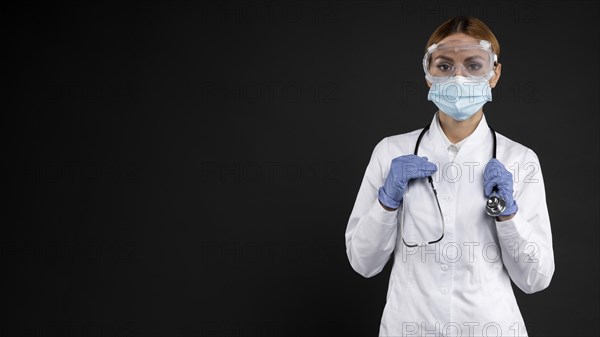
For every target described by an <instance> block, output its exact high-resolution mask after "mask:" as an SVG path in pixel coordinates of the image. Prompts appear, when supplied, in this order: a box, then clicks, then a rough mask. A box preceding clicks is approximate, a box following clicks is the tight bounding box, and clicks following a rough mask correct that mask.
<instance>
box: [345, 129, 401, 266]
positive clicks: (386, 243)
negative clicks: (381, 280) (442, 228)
mask: <svg viewBox="0 0 600 337" xmlns="http://www.w3.org/2000/svg"><path fill="white" fill-rule="evenodd" d="M387 152H388V139H387V138H384V139H383V140H382V141H381V142H379V144H377V146H375V149H374V150H373V154H372V156H371V160H370V161H369V164H368V166H367V169H366V172H365V175H364V177H363V180H362V183H361V185H360V189H359V191H358V195H357V198H356V202H355V204H354V208H353V210H352V213H351V215H350V219H349V221H348V226H347V228H346V254H347V255H348V260H349V261H350V265H351V266H352V268H353V269H354V270H355V271H356V272H357V273H359V274H360V275H362V276H364V277H372V276H375V275H377V274H378V273H379V272H381V270H382V269H383V267H384V266H385V264H386V262H387V261H388V260H389V258H390V255H391V253H392V252H393V250H394V246H395V242H396V235H397V227H398V226H397V213H398V211H397V210H396V211H387V210H385V209H384V208H383V207H382V206H381V205H380V204H379V201H378V198H377V193H378V190H379V187H381V186H382V185H383V183H384V179H385V176H387V172H389V165H390V164H391V160H387V159H384V158H389V155H387ZM385 161H390V162H389V163H388V162H385ZM384 175H385V176H384Z"/></svg>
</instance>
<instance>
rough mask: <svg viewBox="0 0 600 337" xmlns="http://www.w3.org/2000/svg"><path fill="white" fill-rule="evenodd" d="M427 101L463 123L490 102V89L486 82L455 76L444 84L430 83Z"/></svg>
mask: <svg viewBox="0 0 600 337" xmlns="http://www.w3.org/2000/svg"><path fill="white" fill-rule="evenodd" d="M427 99H428V100H430V101H432V102H433V103H435V105H437V107H438V108H439V109H440V110H441V111H442V112H444V113H445V114H447V115H448V116H450V117H452V118H453V119H455V120H457V121H464V120H466V119H468V118H469V117H471V116H473V114H475V113H476V112H477V111H479V109H481V107H482V106H483V105H484V104H485V103H486V102H488V101H491V100H492V88H491V87H490V85H489V83H488V81H487V80H483V81H474V80H471V79H469V78H467V77H464V76H455V77H451V78H450V80H448V81H446V82H442V83H432V84H431V88H430V89H429V94H428V95H427Z"/></svg>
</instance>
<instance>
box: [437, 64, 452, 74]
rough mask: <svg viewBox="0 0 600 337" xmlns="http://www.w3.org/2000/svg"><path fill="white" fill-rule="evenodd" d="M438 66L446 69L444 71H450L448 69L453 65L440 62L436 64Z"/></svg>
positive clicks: (440, 68) (442, 69)
mask: <svg viewBox="0 0 600 337" xmlns="http://www.w3.org/2000/svg"><path fill="white" fill-rule="evenodd" d="M436 67H437V68H438V69H439V70H441V71H444V72H448V71H451V70H452V66H451V65H449V64H447V63H442V64H438V65H436Z"/></svg>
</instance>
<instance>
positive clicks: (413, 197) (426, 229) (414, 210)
mask: <svg viewBox="0 0 600 337" xmlns="http://www.w3.org/2000/svg"><path fill="white" fill-rule="evenodd" d="M402 203H403V205H402V206H403V207H402V214H401V215H400V223H401V225H402V228H401V235H402V238H403V239H404V241H405V242H406V243H408V244H418V243H421V242H430V241H435V240H437V239H439V238H440V236H441V235H442V230H443V227H442V218H441V215H440V212H439V209H438V206H437V202H436V200H435V195H434V192H433V189H432V188H431V186H430V185H429V182H428V181H427V179H414V180H412V181H411V182H410V184H409V187H408V189H407V191H406V192H405V194H404V198H403V201H402Z"/></svg>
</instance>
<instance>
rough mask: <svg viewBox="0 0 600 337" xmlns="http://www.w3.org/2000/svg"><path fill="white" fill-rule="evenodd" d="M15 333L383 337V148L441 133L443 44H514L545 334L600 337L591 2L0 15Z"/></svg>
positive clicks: (505, 106)
mask: <svg viewBox="0 0 600 337" xmlns="http://www.w3.org/2000/svg"><path fill="white" fill-rule="evenodd" d="M3 12H4V14H5V16H8V21H6V22H7V23H8V24H7V25H5V30H4V32H3V33H4V34H3V35H4V37H5V43H4V44H5V46H6V49H4V54H5V57H6V58H7V63H6V64H5V69H6V71H7V79H8V81H6V84H7V85H8V86H9V88H8V90H7V92H6V95H7V100H8V102H10V104H9V106H10V107H9V108H7V109H6V110H5V111H4V114H3V115H4V121H5V122H4V123H3V126H4V129H5V132H4V134H5V137H6V139H7V141H6V142H5V147H4V148H5V153H4V156H5V158H6V159H5V161H4V163H5V168H7V169H8V171H9V173H8V175H7V179H6V180H7V183H8V184H7V185H8V187H9V193H7V194H8V199H9V202H8V203H7V204H6V207H7V211H6V212H5V220H4V221H3V223H4V226H3V227H4V235H2V238H1V243H2V245H1V256H2V261H3V262H2V266H3V267H4V271H3V275H4V277H3V283H5V284H4V286H3V293H4V294H3V296H2V302H3V307H4V308H5V311H4V315H3V316H2V322H1V329H0V332H1V333H2V335H6V336H16V335H25V336H52V335H59V336H69V335H71V336H83V335H85V336H88V335H89V336H113V335H118V336H120V335H138V336H192V335H206V336H246V335H248V336H250V335H268V336H280V335H298V336H305V335H314V336H334V335H335V336H351V335H352V336H354V335H356V336H359V335H360V336H374V335H377V332H378V329H379V321H380V318H381V314H382V311H383V306H384V304H385V295H386V289H387V281H388V277H389V267H390V265H389V264H388V266H387V267H386V268H385V269H384V271H383V272H382V273H381V274H379V275H377V276H375V277H373V278H371V279H365V278H363V277H362V276H360V275H359V274H357V273H355V272H354V271H353V270H352V268H351V267H350V264H349V263H348V260H347V257H346V253H345V242H344V232H345V228H346V224H347V221H348V217H349V215H350V211H351V209H352V206H353V204H354V199H355V197H356V193H357V192H358V187H359V184H360V181H361V179H362V175H363V173H364V169H365V168H366V165H367V163H368V160H369V157H370V155H371V151H372V149H373V147H374V146H375V144H376V143H377V142H378V141H379V140H381V139H382V138H383V137H385V136H389V135H393V134H398V133H402V132H407V131H411V130H414V129H417V128H420V127H422V126H424V125H425V124H426V123H428V122H429V121H430V120H431V116H432V114H433V113H434V111H435V110H436V108H435V106H434V105H433V104H432V103H431V102H428V101H427V100H426V94H427V88H426V86H425V83H424V79H423V73H422V67H421V58H422V55H423V52H424V47H425V43H426V41H427V38H428V37H429V35H430V34H431V33H432V32H433V30H434V29H435V28H436V27H437V26H438V25H439V24H440V23H441V22H443V21H444V20H446V19H447V18H449V17H452V16H455V15H474V16H476V17H479V18H480V19H482V20H483V21H484V22H486V23H487V24H488V26H489V27H490V28H491V29H492V30H493V31H494V33H495V34H496V36H497V37H498V39H499V41H500V44H501V52H500V56H499V60H500V62H501V63H502V65H503V68H502V69H503V71H502V78H501V79H500V82H499V85H498V87H497V88H496V89H494V92H493V95H494V101H493V102H492V103H488V104H487V105H486V106H485V111H486V116H487V118H488V122H489V123H490V125H492V126H493V127H494V128H495V129H496V130H497V131H498V132H500V133H502V134H504V135H506V136H508V137H509V138H511V139H513V140H516V141H517V142H520V143H523V144H525V145H526V146H528V147H530V148H532V149H533V150H534V151H535V152H536V153H537V154H538V156H539V158H540V161H541V164H542V170H543V174H544V180H545V183H546V193H547V201H548V208H549V211H550V216H551V221H552V231H553V239H554V253H555V260H556V272H555V274H554V278H553V281H552V284H551V285H550V287H549V288H548V289H546V290H544V291H542V292H540V293H536V294H532V295H525V294H523V293H522V292H521V291H520V290H519V289H518V288H515V291H516V295H517V298H518V302H519V305H520V308H521V311H522V313H523V316H524V319H525V322H526V324H527V327H528V330H529V332H530V334H531V335H532V336H541V335H546V336H547V335H556V336H558V335H567V334H568V335H595V334H597V328H598V316H599V315H598V314H599V310H598V309H599V305H598V257H599V254H598V237H599V236H598V227H597V225H598V207H597V205H598V204H599V202H600V201H599V200H598V190H599V186H598V185H599V184H598V174H597V172H598V155H599V154H598V144H599V137H598V113H599V107H598V97H599V94H600V91H599V84H598V83H599V81H598V79H599V78H600V74H599V71H598V60H599V59H600V58H599V53H598V45H599V41H598V40H599V39H598V35H597V33H595V32H596V26H597V20H598V14H599V11H598V6H597V4H596V3H594V2H591V1H568V2H567V1H562V2H542V1H539V2H512V1H511V2H508V1H489V2H487V1H486V2H484V1H468V2H462V1H461V2H455V1H449V2H446V1H430V2H417V1H403V2H391V1H375V2H367V1H348V2H346V1H344V2H342V1H335V2H329V1H327V2H316V1H293V2H279V1H225V2H200V1H199V2H194V1H185V2H184V1H175V2H166V1H164V2H152V1H143V2H134V3H119V2H115V3H110V4H109V3H100V2H98V3H90V2H68V3H67V2H60V3H32V2H20V3H19V4H18V5H14V6H11V7H9V8H7V7H5V9H4V10H3Z"/></svg>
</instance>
